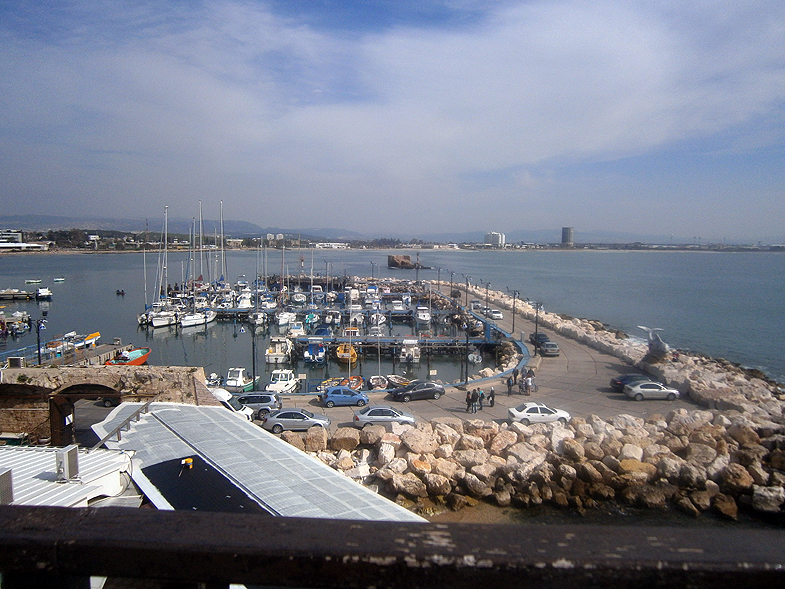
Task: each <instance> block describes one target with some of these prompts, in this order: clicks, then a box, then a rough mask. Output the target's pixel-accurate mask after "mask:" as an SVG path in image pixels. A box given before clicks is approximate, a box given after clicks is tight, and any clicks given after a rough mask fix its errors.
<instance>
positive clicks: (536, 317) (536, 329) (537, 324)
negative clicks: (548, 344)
mask: <svg viewBox="0 0 785 589" xmlns="http://www.w3.org/2000/svg"><path fill="white" fill-rule="evenodd" d="M540 309H542V303H534V355H535V356H536V355H537V347H538V346H537V335H538V334H539V328H540Z"/></svg>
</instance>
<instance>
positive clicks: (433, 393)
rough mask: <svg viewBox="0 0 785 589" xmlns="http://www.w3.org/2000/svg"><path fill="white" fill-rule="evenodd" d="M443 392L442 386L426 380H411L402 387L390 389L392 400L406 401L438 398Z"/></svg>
mask: <svg viewBox="0 0 785 589" xmlns="http://www.w3.org/2000/svg"><path fill="white" fill-rule="evenodd" d="M443 394H444V387H443V386H442V385H440V384H439V383H436V382H431V381H428V380H413V381H412V382H410V383H409V384H408V385H406V386H404V387H398V388H397V389H393V390H391V391H390V396H391V397H392V398H393V401H403V402H404V403H408V402H409V401H412V400H417V399H438V398H439V397H441V396H442V395H443Z"/></svg>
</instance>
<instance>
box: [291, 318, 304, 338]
mask: <svg viewBox="0 0 785 589" xmlns="http://www.w3.org/2000/svg"><path fill="white" fill-rule="evenodd" d="M288 335H289V337H301V336H303V335H305V327H304V326H303V322H302V321H292V322H291V323H289V331H288Z"/></svg>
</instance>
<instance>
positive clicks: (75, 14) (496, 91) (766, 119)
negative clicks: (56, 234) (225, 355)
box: [0, 0, 785, 242]
mask: <svg viewBox="0 0 785 589" xmlns="http://www.w3.org/2000/svg"><path fill="white" fill-rule="evenodd" d="M784 106H785V3H782V2H781V1H773V0H772V1H767V0H760V1H757V0H750V1H747V2H743V3H740V2H737V1H724V0H717V1H707V2H700V3H689V2H687V3H685V2H677V1H675V0H674V1H670V0H663V1H642V0H640V1H635V0H615V1H608V0H599V1H597V2H591V3H587V2H582V1H570V0H565V1H528V2H516V1H508V0H500V1H497V2H482V1H479V0H476V1H475V0H443V1H431V0H422V1H409V0H404V1H393V0H375V1H374V0H368V1H364V2H353V1H339V0H331V1H321V2H320V1H305V0H296V1H284V0H272V1H270V2H261V1H250V0H248V1H239V0H217V1H196V0H182V1H168V2H161V1H147V2H146V1H144V0H138V1H136V2H118V1H114V0H70V1H68V2H59V1H48V2H43V3H19V2H0V180H2V183H1V184H0V195H2V201H3V202H4V204H5V206H4V209H5V210H6V212H7V213H8V214H32V213H46V214H54V215H67V216H79V215H91V216H116V217H132V218H145V217H149V218H151V219H152V218H160V217H161V216H162V212H163V208H164V206H165V205H168V206H169V210H170V215H175V216H180V217H192V216H194V215H196V214H197V212H198V201H200V200H201V201H202V203H203V209H204V212H205V217H211V218H216V217H217V216H218V211H219V206H220V205H219V203H220V201H221V200H222V201H223V208H224V217H225V218H227V219H242V220H247V221H251V222H254V223H257V224H259V225H261V226H263V227H266V226H277V227H283V228H292V229H296V228H303V227H314V226H323V227H330V228H346V229H354V230H357V231H361V232H364V233H366V234H371V235H378V236H397V235H400V234H407V235H408V234H417V233H428V232H444V231H448V230H454V231H472V230H475V231H477V230H479V231H483V232H485V231H501V232H505V233H512V232H515V231H520V230H530V231H536V230H542V229H552V230H554V231H558V230H559V228H560V227H562V226H565V225H569V226H574V227H575V230H576V237H579V236H580V234H581V232H589V231H623V232H626V233H631V234H636V233H640V234H647V235H648V234H659V235H674V236H676V238H692V237H694V236H701V239H702V240H703V241H711V240H714V241H720V240H725V241H730V242H750V241H758V240H763V241H777V242H782V241H785V229H783V227H785V224H784V223H783V221H785V174H783V170H785V157H784V156H785V149H784V145H785V141H784V137H785V125H784V124H783V123H784V121H783V119H785V108H784Z"/></svg>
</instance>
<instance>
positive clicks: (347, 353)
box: [335, 343, 357, 364]
mask: <svg viewBox="0 0 785 589" xmlns="http://www.w3.org/2000/svg"><path fill="white" fill-rule="evenodd" d="M335 359H336V360H338V362H343V363H344V364H354V363H355V362H357V350H356V349H355V347H354V346H353V345H352V344H349V343H342V344H338V348H337V349H336V350H335Z"/></svg>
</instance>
